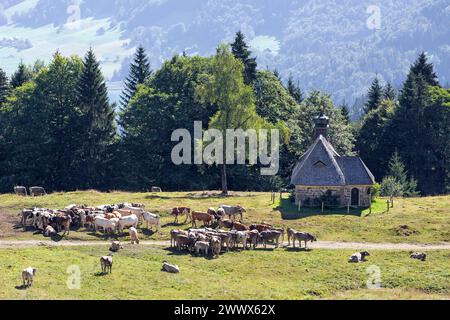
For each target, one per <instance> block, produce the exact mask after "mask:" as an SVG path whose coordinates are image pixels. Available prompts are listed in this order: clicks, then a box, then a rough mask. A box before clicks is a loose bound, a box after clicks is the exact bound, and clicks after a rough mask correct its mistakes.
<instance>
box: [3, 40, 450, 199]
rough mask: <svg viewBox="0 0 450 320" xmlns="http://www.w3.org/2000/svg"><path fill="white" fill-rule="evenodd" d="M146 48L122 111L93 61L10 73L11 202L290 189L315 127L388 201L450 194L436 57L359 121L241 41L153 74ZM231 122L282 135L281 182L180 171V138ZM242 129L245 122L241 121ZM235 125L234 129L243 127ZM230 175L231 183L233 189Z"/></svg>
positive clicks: (386, 88)
mask: <svg viewBox="0 0 450 320" xmlns="http://www.w3.org/2000/svg"><path fill="white" fill-rule="evenodd" d="M149 61H150V59H149V57H148V56H147V55H146V52H145V50H144V49H143V48H142V47H139V48H138V49H137V51H136V54H135V57H134V60H133V62H132V63H131V66H130V71H129V75H128V77H127V79H126V81H125V90H124V92H123V94H122V99H121V104H120V105H119V106H117V105H115V104H112V103H110V101H109V100H108V96H107V89H106V85H105V79H104V77H103V75H102V73H101V69H100V64H99V61H98V60H97V58H96V56H95V54H94V52H93V50H90V51H89V52H87V53H86V55H85V57H84V58H80V57H78V56H71V57H65V56H63V55H62V54H60V53H59V52H56V53H55V54H54V56H53V59H52V61H51V62H50V63H48V64H44V63H42V62H40V61H36V63H35V64H34V65H32V66H29V65H24V64H20V65H19V66H18V68H17V70H16V71H15V72H14V73H13V74H12V75H11V76H10V77H8V76H7V75H6V74H5V72H3V71H2V70H1V69H0V192H11V191H12V187H13V186H15V185H25V186H32V185H39V186H43V187H46V188H47V189H48V190H58V191H62V190H64V191H69V190H76V189H98V190H106V191H107V190H118V189H125V190H133V191H134V190H136V191H137V190H149V189H150V188H151V187H152V186H160V187H162V188H163V189H164V190H206V189H219V188H222V189H227V188H230V189H232V190H256V191H259V190H274V189H278V188H282V187H287V186H288V181H289V176H290V174H291V171H292V168H293V166H294V165H295V164H296V162H297V161H298V158H299V157H300V156H301V155H302V154H303V153H304V152H305V150H306V149H307V148H308V146H309V144H310V143H311V139H312V137H313V123H312V120H313V118H314V117H315V116H317V115H318V114H320V113H321V112H323V113H325V114H326V115H327V116H329V117H330V119H331V122H330V133H329V140H330V141H331V143H332V144H333V145H334V147H335V148H336V150H337V151H338V153H340V154H341V155H353V154H358V153H359V155H360V156H361V158H362V159H363V160H364V161H365V163H366V164H367V166H368V167H369V168H370V169H371V170H372V172H373V173H374V174H375V176H376V179H377V181H379V182H380V183H381V190H382V192H384V193H385V194H396V195H404V196H408V195H416V194H419V193H420V194H422V195H431V194H443V193H448V192H449V189H450V143H449V141H450V89H448V88H443V87H442V86H441V84H440V83H439V79H438V77H437V75H436V73H435V71H434V68H433V65H432V64H431V63H430V62H429V61H428V58H427V56H426V54H424V53H422V54H420V55H419V57H418V58H417V60H416V61H414V62H412V65H411V67H410V70H409V73H408V74H407V75H405V81H404V84H403V87H402V88H401V90H400V91H398V92H397V91H396V90H395V89H394V88H393V86H392V85H390V84H389V83H386V84H385V83H381V81H380V80H378V79H374V80H373V83H372V86H371V88H370V90H369V92H368V94H367V102H366V104H365V115H364V116H363V117H362V118H361V119H360V120H359V121H356V122H351V121H350V117H349V112H348V107H347V106H345V105H344V106H337V105H335V104H334V103H333V101H332V99H331V98H330V94H328V93H325V92H320V91H318V90H312V91H309V92H303V91H302V89H301V88H300V87H299V86H298V84H296V83H295V81H293V80H292V77H291V78H290V79H289V80H288V81H287V82H286V83H284V82H283V81H282V80H281V78H280V76H279V74H278V73H277V72H276V71H271V70H265V69H262V68H259V67H258V65H257V60H256V59H255V57H254V56H253V55H252V52H250V50H249V47H248V45H247V43H246V41H245V38H244V35H243V34H242V33H241V32H238V33H237V34H236V38H235V41H234V42H233V43H231V44H230V45H228V44H221V45H219V46H218V49H217V52H216V54H215V55H213V56H211V57H200V56H188V55H187V54H186V53H182V54H180V55H175V56H174V57H172V58H171V59H170V60H168V61H166V62H165V63H164V64H163V65H162V66H161V67H160V68H159V69H158V70H152V69H151V66H150V63H149ZM227 112H229V113H230V114H231V115H232V116H233V118H236V115H241V117H242V118H244V116H245V119H250V120H248V121H247V123H243V127H244V129H245V128H246V127H251V126H252V124H253V123H259V124H260V125H263V126H266V127H277V128H282V129H283V132H284V133H285V134H284V136H283V139H282V146H281V150H280V171H279V174H278V175H277V176H262V175H260V171H259V166H258V165H240V166H239V165H233V166H228V168H224V167H217V166H216V165H214V164H213V165H207V164H202V165H197V164H192V165H180V166H176V165H174V164H173V163H172V161H171V150H172V148H173V147H174V145H175V144H176V143H174V142H172V141H171V135H172V132H173V131H174V130H175V129H178V128H185V129H188V130H190V131H193V125H194V121H202V123H203V127H204V129H207V128H219V129H221V130H224V129H225V128H224V127H223V126H222V127H221V126H220V124H221V117H223V116H224V114H225V113H227ZM239 123H241V122H239ZM231 125H233V124H231ZM224 175H225V177H226V179H227V183H226V185H224V184H223V181H224Z"/></svg>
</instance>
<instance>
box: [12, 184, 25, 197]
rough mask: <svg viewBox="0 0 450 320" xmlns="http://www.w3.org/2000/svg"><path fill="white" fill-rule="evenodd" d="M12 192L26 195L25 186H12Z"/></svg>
mask: <svg viewBox="0 0 450 320" xmlns="http://www.w3.org/2000/svg"><path fill="white" fill-rule="evenodd" d="M14 193H15V194H16V195H18V196H22V197H26V196H27V195H28V194H27V188H25V187H22V186H17V187H14Z"/></svg>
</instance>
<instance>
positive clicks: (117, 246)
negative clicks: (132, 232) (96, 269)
mask: <svg viewBox="0 0 450 320" xmlns="http://www.w3.org/2000/svg"><path fill="white" fill-rule="evenodd" d="M120 249H123V247H122V245H121V244H120V242H119V241H113V242H112V243H111V247H110V248H109V251H112V252H119V250H120Z"/></svg>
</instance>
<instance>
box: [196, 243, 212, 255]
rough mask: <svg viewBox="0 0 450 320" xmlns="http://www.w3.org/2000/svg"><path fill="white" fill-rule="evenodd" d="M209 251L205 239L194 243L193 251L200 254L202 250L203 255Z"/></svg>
mask: <svg viewBox="0 0 450 320" xmlns="http://www.w3.org/2000/svg"><path fill="white" fill-rule="evenodd" d="M208 251H209V242H206V241H197V242H196V243H195V253H196V254H200V253H202V252H204V253H205V255H208Z"/></svg>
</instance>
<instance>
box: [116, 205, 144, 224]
mask: <svg viewBox="0 0 450 320" xmlns="http://www.w3.org/2000/svg"><path fill="white" fill-rule="evenodd" d="M121 210H125V211H131V213H132V214H134V215H135V216H136V217H138V219H139V220H141V219H142V216H143V214H144V212H145V211H144V208H138V207H132V206H130V205H125V206H124V207H123V208H121Z"/></svg>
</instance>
